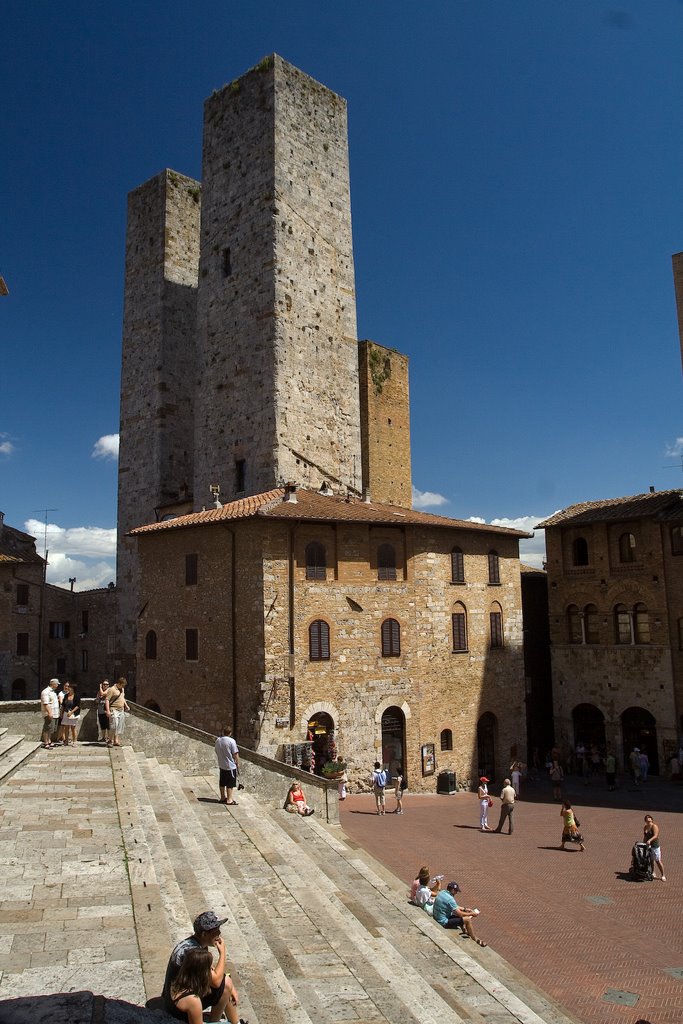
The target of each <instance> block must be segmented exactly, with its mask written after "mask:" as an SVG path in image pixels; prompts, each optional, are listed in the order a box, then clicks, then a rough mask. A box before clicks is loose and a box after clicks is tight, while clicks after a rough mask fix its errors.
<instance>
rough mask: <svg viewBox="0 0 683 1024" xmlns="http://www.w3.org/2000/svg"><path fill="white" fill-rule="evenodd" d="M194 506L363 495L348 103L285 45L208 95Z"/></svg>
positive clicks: (200, 278) (205, 132) (196, 401)
mask: <svg viewBox="0 0 683 1024" xmlns="http://www.w3.org/2000/svg"><path fill="white" fill-rule="evenodd" d="M197 312H198V315H197V325H198V326H197V379H198V388H197V393H196V399H195V443H194V452H195V464H194V503H195V507H201V505H202V504H204V503H207V502H209V501H210V494H209V485H211V484H219V485H220V488H221V499H222V500H230V499H232V498H234V497H236V496H238V495H241V494H255V493H258V492H260V491H265V490H268V489H270V488H272V487H273V486H275V485H277V484H278V483H281V482H283V481H285V480H294V481H296V482H297V483H298V484H300V485H301V486H304V487H306V486H308V487H317V486H319V484H320V483H321V482H322V481H324V480H326V481H328V482H329V483H330V484H332V486H333V487H335V488H339V489H342V488H343V489H346V488H350V489H352V490H353V491H355V492H360V488H361V446H360V415H359V398H358V356H357V341H356V308H355V291H354V270H353V254H352V240H351V205H350V193H349V164H348V147H347V121H346V103H345V101H344V100H343V99H341V98H340V97H339V96H337V95H336V94H335V93H333V92H331V91H330V90H329V89H326V88H325V87H324V86H322V85H320V84H319V83H318V82H316V81H314V80H313V79H312V78H309V77H308V76H307V75H305V74H303V72H301V71H299V70H298V69H297V68H294V67H292V65H290V64H288V63H286V61H284V60H282V58H280V57H278V56H276V55H275V56H272V57H267V58H265V59H264V60H263V61H262V62H261V63H260V64H259V65H257V67H255V68H253V69H252V70H251V71H249V72H247V73H246V74H245V75H244V76H242V77H241V78H239V79H237V80H236V81H234V82H232V83H231V84H230V85H227V86H225V87H224V88H223V89H221V90H220V91H218V92H216V93H214V94H213V96H211V97H210V98H209V99H208V100H207V101H206V104H205V112H204V146H203V170H202V220H201V255H200V274H199V290H198V311H197Z"/></svg>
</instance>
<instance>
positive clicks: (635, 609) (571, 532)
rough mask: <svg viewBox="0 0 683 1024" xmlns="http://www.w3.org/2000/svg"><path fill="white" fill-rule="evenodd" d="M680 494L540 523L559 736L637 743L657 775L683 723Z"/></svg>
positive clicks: (624, 745) (569, 742)
mask: <svg viewBox="0 0 683 1024" xmlns="http://www.w3.org/2000/svg"><path fill="white" fill-rule="evenodd" d="M682 495H683V492H681V491H660V492H652V493H650V494H644V495H635V496H633V497H630V498H619V499H614V501H609V500H608V501H604V502H587V503H584V504H582V505H576V506H571V507H570V508H568V509H566V510H564V511H563V512H560V513H558V514H557V515H555V516H553V517H551V519H549V520H546V523H545V524H541V525H544V526H545V530H546V550H547V558H548V561H547V570H548V580H549V585H550V586H549V607H550V636H551V643H552V663H553V700H554V708H555V738H556V741H557V742H558V743H559V744H560V745H563V746H564V747H566V748H568V747H571V746H575V745H576V743H577V742H578V741H579V740H582V741H583V742H597V743H598V744H600V745H602V744H603V743H606V744H609V745H611V746H612V748H613V750H614V751H615V753H616V755H617V757H618V758H619V760H620V761H622V762H623V761H624V759H625V758H626V757H627V756H628V753H629V752H630V750H631V749H632V747H633V746H634V745H638V746H640V747H641V748H642V747H645V748H646V749H647V753H648V756H649V758H650V761H651V762H653V764H654V765H655V767H659V768H660V769H661V770H662V771H664V770H665V769H666V768H668V759H669V758H670V757H671V754H672V752H673V750H674V748H675V749H677V745H678V733H679V729H681V727H683V721H682V720H681V712H682V711H683V651H682V650H681V644H682V642H683V632H681V628H680V627H681V624H683V544H682V545H681V549H680V554H676V553H675V548H676V545H677V540H676V536H675V534H676V531H678V530H679V529H680V528H681V527H683V507H681V506H682V502H681V496H682Z"/></svg>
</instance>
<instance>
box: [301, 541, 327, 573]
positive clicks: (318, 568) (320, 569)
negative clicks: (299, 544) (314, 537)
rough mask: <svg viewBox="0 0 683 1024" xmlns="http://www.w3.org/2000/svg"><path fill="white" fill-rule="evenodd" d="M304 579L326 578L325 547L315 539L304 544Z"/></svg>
mask: <svg viewBox="0 0 683 1024" xmlns="http://www.w3.org/2000/svg"><path fill="white" fill-rule="evenodd" d="M306 579H307V580H324V579H327V558H326V555H325V548H324V547H323V545H322V544H318V542H317V541H311V543H310V544H307V545H306Z"/></svg>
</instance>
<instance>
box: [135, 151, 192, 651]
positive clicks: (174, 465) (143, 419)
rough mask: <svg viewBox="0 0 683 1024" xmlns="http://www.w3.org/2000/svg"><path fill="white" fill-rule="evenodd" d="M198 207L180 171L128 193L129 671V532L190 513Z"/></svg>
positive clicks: (190, 186) (158, 178) (190, 182)
mask: <svg viewBox="0 0 683 1024" xmlns="http://www.w3.org/2000/svg"><path fill="white" fill-rule="evenodd" d="M199 211H200V188H199V183H198V182H196V181H194V180H193V179H192V178H186V177H185V176H184V175H181V174H176V173H175V172H174V171H168V170H167V171H164V172H162V173H161V174H159V175H157V177H155V178H152V179H151V180H150V181H148V182H146V183H145V184H144V185H141V186H140V187H139V188H137V189H135V191H133V192H131V194H130V195H129V197H128V228H127V234H126V278H125V297H124V313H123V351H122V361H121V420H120V440H119V496H118V534H117V536H118V543H117V555H116V562H117V566H116V576H117V591H118V598H119V601H118V607H119V612H118V626H117V629H118V641H117V645H118V653H119V655H120V657H121V658H122V665H123V671H126V670H127V669H128V671H130V668H129V666H130V661H129V659H130V658H132V656H133V653H134V635H135V628H134V627H135V621H136V619H137V614H138V611H139V608H138V607H137V597H136V580H137V560H136V545H135V542H134V541H131V540H130V539H129V538H127V537H126V533H127V532H128V531H129V530H131V529H132V528H133V527H134V526H139V525H140V524H141V523H145V522H154V520H155V518H162V517H163V516H164V514H167V513H169V512H175V511H191V509H192V505H191V498H192V495H191V488H192V476H193V443H194V415H193V405H192V403H193V399H194V381H195V374H196V360H195V321H196V309H197V275H198V264H199Z"/></svg>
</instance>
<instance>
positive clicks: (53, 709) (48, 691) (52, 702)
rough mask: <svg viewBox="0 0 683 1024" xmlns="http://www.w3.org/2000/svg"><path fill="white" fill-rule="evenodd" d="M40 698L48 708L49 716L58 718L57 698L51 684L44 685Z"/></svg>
mask: <svg viewBox="0 0 683 1024" xmlns="http://www.w3.org/2000/svg"><path fill="white" fill-rule="evenodd" d="M40 699H41V702H42V703H43V704H46V705H47V707H48V708H49V709H50V718H59V698H58V697H57V694H56V692H55V691H54V690H53V689H52V687H51V686H46V687H45V689H44V690H42V692H41V694H40Z"/></svg>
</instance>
